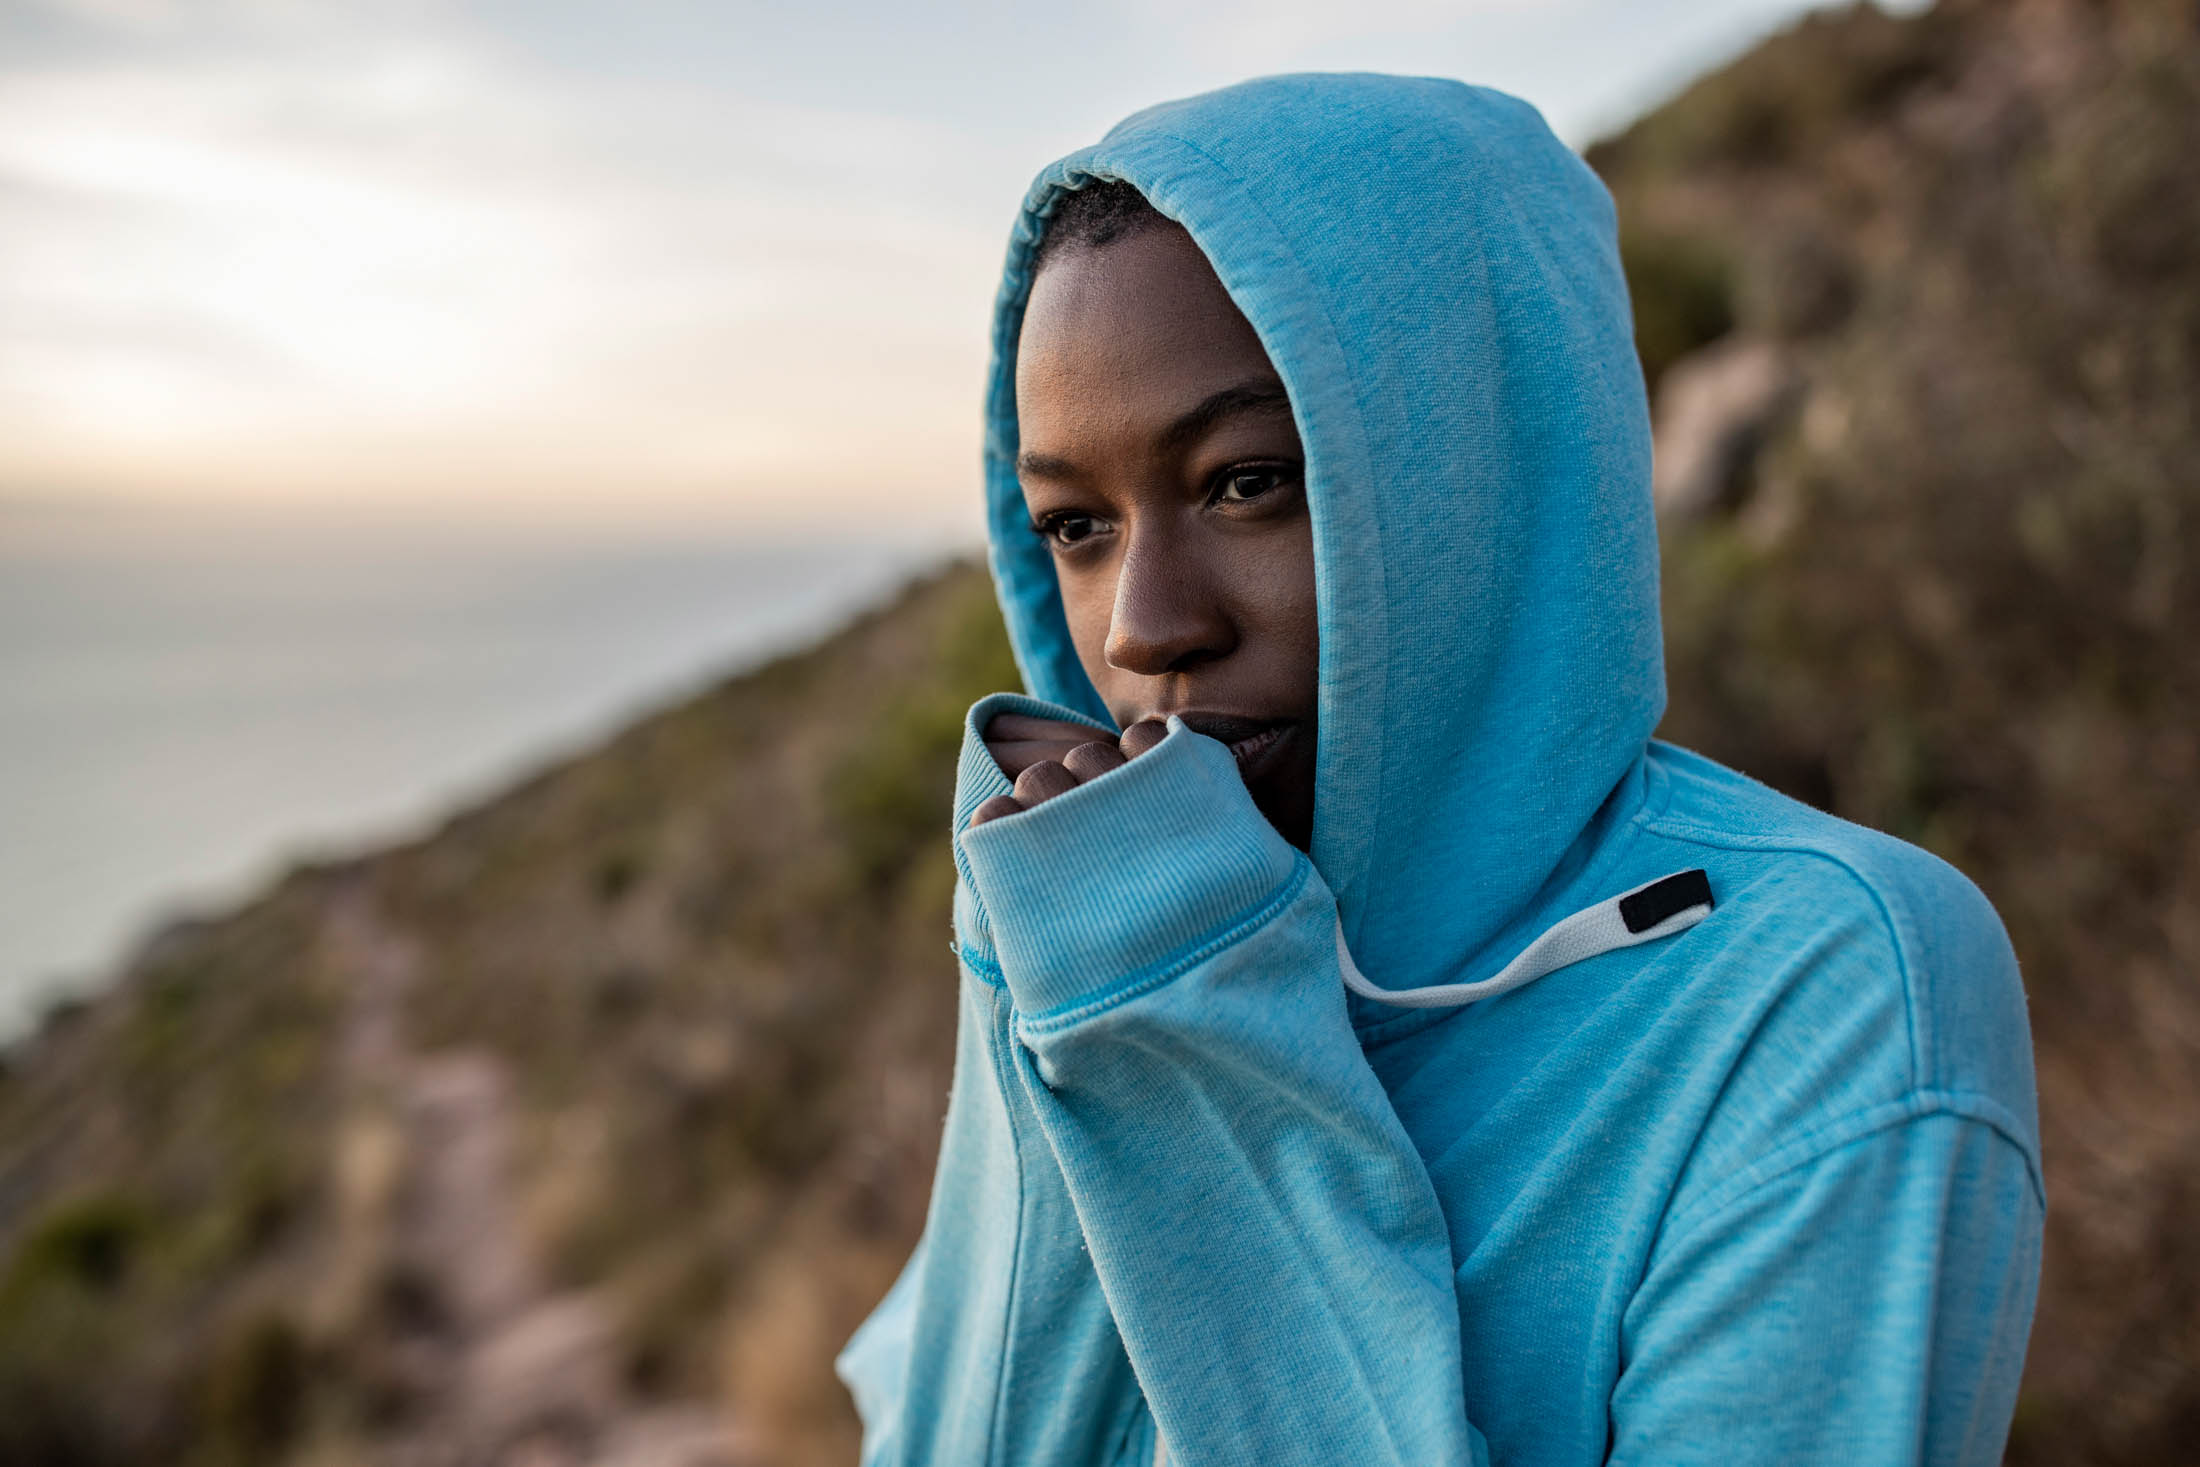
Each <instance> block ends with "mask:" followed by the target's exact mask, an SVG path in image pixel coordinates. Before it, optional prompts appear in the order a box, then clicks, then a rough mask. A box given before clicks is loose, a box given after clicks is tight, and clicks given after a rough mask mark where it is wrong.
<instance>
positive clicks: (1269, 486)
mask: <svg viewBox="0 0 2200 1467" xmlns="http://www.w3.org/2000/svg"><path fill="white" fill-rule="evenodd" d="M1291 477H1292V474H1291V471H1290V470H1288V469H1285V468H1282V467H1280V466H1276V465H1269V466H1266V467H1259V468H1252V467H1247V468H1235V469H1225V470H1223V471H1222V473H1220V474H1219V475H1217V476H1216V478H1215V488H1214V502H1215V503H1217V504H1244V503H1247V502H1248V501H1250V500H1255V499H1258V498H1260V497H1261V496H1262V495H1264V494H1270V493H1273V492H1274V491H1275V490H1277V489H1279V488H1281V487H1282V486H1283V485H1284V484H1286V483H1288V482H1290V479H1291Z"/></svg>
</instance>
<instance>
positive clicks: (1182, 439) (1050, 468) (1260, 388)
mask: <svg viewBox="0 0 2200 1467" xmlns="http://www.w3.org/2000/svg"><path fill="white" fill-rule="evenodd" d="M1290 411H1291V398H1290V395H1289V394H1287V393H1286V392H1285V391H1284V390H1283V384H1282V383H1281V382H1278V381H1277V380H1276V379H1275V378H1273V377H1258V378H1255V379H1253V380H1252V381H1250V382H1240V383H1238V384H1237V385H1236V386H1234V387H1225V388H1223V389H1222V390H1221V391H1220V392H1216V393H1213V394H1211V395H1210V396H1208V397H1206V398H1205V399H1203V400H1202V401H1201V402H1200V403H1199V404H1198V406H1196V407H1193V408H1191V409H1189V410H1187V411H1186V412H1183V413H1181V414H1179V415H1178V416H1177V418H1176V420H1175V421H1174V422H1172V423H1170V424H1169V426H1168V427H1166V428H1163V429H1162V430H1161V434H1160V437H1159V439H1158V446H1159V447H1161V448H1163V449H1165V450H1170V451H1174V450H1176V449H1181V448H1183V447H1185V446H1187V445H1189V444H1192V443H1196V442H1198V441H1199V440H1200V439H1201V438H1203V437H1205V436H1206V435H1207V433H1209V432H1210V431H1212V430H1213V428H1214V427H1215V425H1216V424H1217V423H1220V422H1223V421H1224V420H1225V419H1228V418H1234V417H1238V416H1240V415H1241V414H1246V413H1275V412H1283V413H1289V412H1290ZM1016 472H1017V474H1018V475H1019V476H1020V477H1028V478H1034V479H1055V480H1062V479H1074V478H1076V477H1077V476H1078V469H1077V466H1076V465H1075V464H1073V463H1071V462H1070V461H1069V460H1068V459H1064V458H1057V457H1056V456H1055V455H1053V454H1051V453H1033V452H1031V451H1030V450H1028V449H1027V450H1025V451H1024V452H1022V453H1019V454H1017V455H1016Z"/></svg>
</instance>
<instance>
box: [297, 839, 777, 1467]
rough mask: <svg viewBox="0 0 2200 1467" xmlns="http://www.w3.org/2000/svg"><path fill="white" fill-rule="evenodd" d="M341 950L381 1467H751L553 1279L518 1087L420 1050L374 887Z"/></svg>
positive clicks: (356, 1250) (336, 942) (354, 1180)
mask: <svg viewBox="0 0 2200 1467" xmlns="http://www.w3.org/2000/svg"><path fill="white" fill-rule="evenodd" d="M331 956H332V958H333V959H334V961H335V962H337V963H338V964H339V965H340V967H341V969H342V971H343V972H344V974H345V976H346V978H347V980H348V981H349V983H350V984H351V987H352V999H351V1010H350V1013H349V1014H348V1015H347V1017H346V1020H345V1029H344V1034H343V1042H342V1044H341V1047H340V1054H341V1056H342V1059H341V1063H342V1064H343V1066H344V1069H345V1076H344V1081H345V1090H346V1093H347V1095H348V1097H349V1109H350V1110H351V1111H352V1112H353V1120H352V1121H351V1122H350V1123H348V1124H347V1126H346V1136H347V1138H348V1140H347V1143H346V1154H347V1155H348V1156H350V1157H351V1158H352V1159H351V1161H350V1162H349V1164H348V1165H347V1164H345V1163H340V1166H342V1167H343V1169H344V1172H345V1175H346V1178H347V1180H346V1182H345V1183H344V1187H345V1190H346V1191H347V1194H348V1195H349V1198H350V1201H349V1203H348V1205H347V1206H346V1207H345V1208H344V1220H343V1222H342V1224H341V1227H342V1229H344V1230H345V1231H348V1233H349V1234H350V1235H351V1236H349V1237H348V1238H346V1239H341V1240H340V1242H339V1255H340V1258H343V1259H348V1264H347V1265H344V1266H340V1268H339V1270H338V1272H339V1273H343V1272H346V1271H347V1269H348V1272H349V1273H351V1274H353V1275H356V1278H355V1279H354V1280H353V1282H352V1283H351V1284H350V1285H349V1287H350V1288H351V1289H352V1290H353V1292H354V1302H353V1304H352V1306H351V1307H352V1308H354V1309H356V1308H357V1307H358V1306H357V1298H358V1291H360V1290H367V1291H371V1295H372V1304H371V1307H372V1308H373V1309H374V1311H375V1313H376V1314H377V1316H378V1317H379V1318H380V1319H381V1320H383V1321H386V1325H387V1330H388V1335H389V1338H388V1340H387V1341H386V1342H385V1343H386V1346H387V1349H386V1358H387V1364H388V1367H389V1368H388V1370H387V1371H386V1372H385V1373H386V1375H387V1377H388V1380H387V1386H388V1388H389V1393H390V1394H391V1396H392V1399H391V1400H390V1401H389V1402H388V1403H387V1404H388V1407H389V1411H388V1415H389V1418H390V1419H391V1420H392V1421H393V1422H394V1423H397V1424H396V1425H395V1426H394V1427H393V1428H392V1430H391V1431H390V1433H389V1434H388V1435H387V1436H385V1437H382V1438H380V1439H378V1440H377V1442H376V1448H377V1453H376V1461H377V1463H378V1467H753V1462H754V1458H753V1456H752V1455H751V1454H750V1453H749V1452H748V1451H747V1450H745V1448H744V1446H743V1444H742V1441H741V1439H740V1437H739V1435H738V1434H737V1433H735V1432H734V1431H733V1430H732V1429H731V1428H730V1427H729V1426H728V1425H727V1423H726V1422H725V1420H724V1419H723V1417H722V1416H721V1415H720V1414H719V1413H717V1412H715V1411H713V1410H711V1409H709V1408H708V1407H706V1406H697V1407H694V1408H687V1407H665V1406H645V1405H643V1404H642V1403H639V1402H637V1401H635V1400H633V1399H632V1398H631V1396H630V1395H629V1394H628V1393H627V1392H626V1391H625V1390H624V1388H623V1387H622V1385H621V1383H620V1380H619V1377H618V1371H617V1342H616V1340H615V1338H614V1336H613V1332H612V1327H611V1321H610V1319H609V1317H608V1314H607V1311H606V1310H605V1309H604V1307H603V1305H602V1303H601V1301H599V1300H598V1299H596V1298H595V1297H593V1296H591V1295H588V1294H584V1293H573V1292H565V1293H558V1292H553V1291H551V1290H550V1288H549V1287H548V1284H547V1283H546V1281H545V1275H544V1270H543V1269H542V1268H541V1266H540V1262H539V1260H538V1259H537V1258H536V1257H535V1255H534V1250H533V1248H532V1246H531V1245H530V1243H529V1241H528V1239H527V1237H526V1236H525V1233H524V1230H523V1229H522V1228H521V1227H520V1226H519V1222H518V1218H517V1213H516V1208H515V1204H514V1199H513V1186H514V1177H513V1166H514V1148H515V1143H516V1138H515V1132H516V1130H517V1122H518V1116H517V1112H516V1106H515V1104H514V1101H513V1097H512V1090H511V1078H510V1076H509V1075H508V1074H507V1073H506V1071H505V1067H504V1066H503V1065H502V1063H500V1062H499V1061H498V1059H497V1058H496V1057H495V1056H494V1055H491V1054H488V1053H486V1052H483V1051H479V1050H446V1051H439V1052H434V1053H427V1054H416V1053H414V1052H412V1051H411V1050H410V1049H409V1047H408V1046H407V1044H406V1041H405V1035H404V1022H403V1015H404V1005H405V997H406V994H407V992H408V991H409V990H410V988H411V987H412V985H413V983H414V982H415V980H416V976H417V974H418V972H419V969H420V966H421V964H420V958H419V952H418V948H417V947H416V945H415V944H414V943H413V942H412V941H411V940H410V939H409V938H408V937H407V936H406V935H405V934H404V933H403V932H402V931H400V930H398V929H396V928H395V927H393V926H392V924H390V923H389V922H388V921H387V920H386V919H385V918H384V917H383V915H382V914H381V912H380V911H379V909H378V907H377V905H376V903H375V900H374V896H373V892H372V890H371V889H370V887H369V886H368V884H367V879H366V878H364V877H362V879H361V881H360V882H359V884H358V885H357V886H355V887H354V888H353V889H352V890H351V891H350V892H349V893H347V894H346V896H345V897H344V898H343V900H342V901H341V903H340V904H339V906H338V908H337V911H336V913H335V916H334V920H333V922H332V925H331ZM338 1287H339V1288H340V1289H341V1288H342V1287H343V1284H342V1283H341V1281H340V1282H339V1285H338Z"/></svg>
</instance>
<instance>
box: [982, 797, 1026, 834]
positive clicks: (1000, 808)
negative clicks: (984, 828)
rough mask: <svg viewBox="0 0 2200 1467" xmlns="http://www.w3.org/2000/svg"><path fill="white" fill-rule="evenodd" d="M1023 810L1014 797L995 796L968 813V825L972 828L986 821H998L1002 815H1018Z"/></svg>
mask: <svg viewBox="0 0 2200 1467" xmlns="http://www.w3.org/2000/svg"><path fill="white" fill-rule="evenodd" d="M1023 809H1024V807H1023V806H1022V805H1021V804H1019V803H1017V800H1016V797H1015V796H1014V795H995V796H994V797H993V798H992V799H990V800H987V801H986V802H985V803H984V804H982V805H980V806H979V807H978V808H977V809H975V810H973V811H971V812H970V823H971V825H972V826H973V827H975V826H979V825H983V824H985V823H986V822H987V821H988V820H998V819H1000V818H1001V817H1002V816H1003V815H1020V814H1022V813H1023Z"/></svg>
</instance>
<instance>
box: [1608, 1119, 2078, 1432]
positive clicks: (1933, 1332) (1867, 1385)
mask: <svg viewBox="0 0 2200 1467" xmlns="http://www.w3.org/2000/svg"><path fill="white" fill-rule="evenodd" d="M1958 1099H1959V1098H1951V1097H1913V1098H1912V1100H1911V1101H1909V1102H1900V1103H1890V1104H1888V1105H1885V1106H1881V1107H1878V1108H1875V1109H1873V1110H1870V1111H1866V1112H1863V1113H1860V1114H1858V1115H1855V1116H1852V1117H1849V1118H1848V1119H1847V1120H1845V1121H1844V1122H1841V1123H1839V1124H1836V1125H1832V1126H1829V1127H1828V1128H1827V1130H1826V1132H1825V1133H1824V1134H1823V1135H1821V1136H1819V1137H1817V1138H1814V1139H1813V1141H1812V1142H1811V1143H1810V1144H1809V1145H1807V1146H1803V1147H1799V1148H1797V1149H1796V1152H1795V1154H1793V1155H1791V1156H1789V1157H1788V1158H1786V1159H1785V1160H1784V1161H1783V1162H1781V1163H1780V1164H1778V1165H1775V1166H1769V1167H1767V1168H1766V1169H1765V1170H1764V1172H1763V1174H1762V1175H1761V1176H1759V1177H1757V1178H1755V1179H1752V1183H1751V1185H1749V1186H1747V1187H1746V1188H1745V1189H1743V1190H1741V1191H1740V1192H1739V1193H1738V1194H1737V1195H1733V1196H1732V1197H1730V1198H1729V1199H1728V1200H1726V1201H1724V1202H1722V1203H1721V1204H1719V1205H1717V1206H1714V1207H1711V1208H1709V1209H1708V1211H1707V1213H1706V1214H1705V1215H1702V1216H1699V1217H1695V1218H1682V1219H1677V1220H1676V1225H1675V1227H1674V1229H1673V1236H1672V1237H1671V1238H1670V1239H1668V1240H1666V1241H1663V1242H1661V1243H1660V1244H1659V1246H1658V1248H1657V1249H1656V1251H1655V1254H1654V1255H1653V1257H1652V1259H1651V1264H1650V1268H1649V1270H1648V1272H1647V1275H1646V1276H1645V1278H1644V1281H1643V1284H1642V1287H1641V1288H1640V1290H1639V1291H1638V1292H1637V1294H1636V1296H1635V1299H1634V1301H1633V1303H1632V1304H1631V1305H1630V1307H1629V1310H1628V1314H1627V1323H1626V1341H1625V1350H1626V1355H1627V1363H1626V1367H1625V1370H1624V1373H1623V1374H1622V1375H1621V1378H1620V1382H1619V1385H1618V1388H1617V1389H1616V1390H1615V1391H1614V1393H1613V1398H1612V1428H1613V1446H1612V1453H1611V1458H1610V1460H1611V1462H1612V1463H1613V1464H1614V1467H1634V1464H1648V1463H1676V1462H1679V1463H1685V1462H1698V1461H1706V1462H1708V1461H1716V1462H1719V1463H1722V1464H1726V1463H1732V1464H1753V1463H1766V1464H1772V1463H1798V1464H1810V1463H1828V1464H1830V1463H1836V1462H1844V1463H1845V1462H1874V1463H1887V1464H1916V1467H1924V1464H1935V1467H1992V1464H1994V1463H1997V1462H1999V1461H2000V1460H2001V1453H2002V1445H2003V1438H2004V1437H2005V1435H2006V1434H2007V1431H2008V1426H2009V1418H2010V1413H2011V1411H2012V1410H2013V1409H2014V1407H2015V1403H2016V1395H2017V1380H2018V1377H2019V1375H2020V1374H2021V1373H2022V1372H2023V1368H2024V1347H2025V1337H2026V1333H2027V1330H2028V1328H2029V1326H2030V1322H2031V1317H2032V1305H2033V1300H2034V1297H2035V1295H2036V1292H2037V1288H2038V1279H2039V1260H2040V1253H2039V1249H2040V1228H2041V1220H2042V1218H2041V1213H2042V1208H2041V1198H2040V1193H2039V1190H2038V1180H2037V1177H2036V1176H2035V1174H2034V1173H2033V1171H2032V1169H2031V1162H2030V1160H2029V1158H2028V1156H2027V1153H2026V1151H2025V1150H2024V1148H2023V1147H2022V1146H2021V1145H2020V1144H2019V1143H2018V1142H2016V1141H2014V1140H2012V1139H2011V1137H2010V1135H2009V1133H2008V1132H2007V1131H2005V1130H2003V1129H2001V1128H1999V1127H1997V1126H1996V1125H1995V1124H1993V1123H1992V1121H1991V1119H1990V1118H1988V1117H1984V1116H1982V1115H1980V1114H1977V1113H1975V1112H1974V1113H1966V1110H1965V1108H1964V1107H1963V1106H1962V1105H1960V1104H1959V1103H1957V1100H1958ZM1712 1443H1716V1449H1715V1450H1713V1449H1712V1447H1711V1444H1712Z"/></svg>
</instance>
